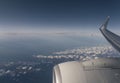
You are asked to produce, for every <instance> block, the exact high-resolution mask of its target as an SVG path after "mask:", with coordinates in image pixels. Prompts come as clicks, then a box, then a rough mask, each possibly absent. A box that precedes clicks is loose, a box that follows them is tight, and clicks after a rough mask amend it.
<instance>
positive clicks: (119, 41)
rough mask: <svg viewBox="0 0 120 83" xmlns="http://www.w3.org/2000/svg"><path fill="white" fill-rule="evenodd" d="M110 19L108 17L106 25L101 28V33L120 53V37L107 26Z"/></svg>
mask: <svg viewBox="0 0 120 83" xmlns="http://www.w3.org/2000/svg"><path fill="white" fill-rule="evenodd" d="M109 19H110V17H107V19H106V21H105V23H104V24H103V25H102V26H101V27H100V31H101V33H102V34H103V36H104V37H105V38H106V39H107V40H108V42H109V43H110V44H111V45H112V46H113V47H114V48H115V49H116V50H118V51H119V52H120V36H118V35H116V34H114V33H113V32H111V31H109V30H108V29H107V25H108V22H109Z"/></svg>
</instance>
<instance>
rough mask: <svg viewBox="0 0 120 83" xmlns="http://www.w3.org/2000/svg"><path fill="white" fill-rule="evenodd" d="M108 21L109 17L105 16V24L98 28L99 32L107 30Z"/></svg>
mask: <svg viewBox="0 0 120 83" xmlns="http://www.w3.org/2000/svg"><path fill="white" fill-rule="evenodd" d="M109 20H110V16H107V18H106V20H105V22H104V23H103V24H102V26H101V27H100V30H104V29H106V28H107V25H108V22H109Z"/></svg>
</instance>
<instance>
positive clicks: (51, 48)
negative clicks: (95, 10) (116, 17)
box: [0, 34, 114, 83]
mask: <svg viewBox="0 0 120 83" xmlns="http://www.w3.org/2000/svg"><path fill="white" fill-rule="evenodd" d="M106 45H109V44H108V42H107V41H106V40H105V39H104V38H103V37H98V36H76V35H75V36H74V35H63V34H59V35H39V34H37V35H5V36H1V37H0V83H52V69H53V67H54V66H55V65H56V64H58V63H61V62H65V61H71V60H76V59H74V57H73V58H70V59H69V58H67V59H62V58H61V59H57V58H54V57H53V58H49V57H51V56H57V55H58V54H60V55H58V56H61V55H64V53H66V51H65V50H68V51H67V52H68V55H69V54H71V52H75V54H76V55H77V52H78V54H79V49H82V48H90V47H99V46H106ZM77 48H79V49H77ZM103 48H104V47H103ZM71 49H73V50H71ZM74 49H76V50H74ZM96 49H97V50H101V48H100V49H99V48H96ZM96 49H95V50H96ZM105 50H106V49H105ZM110 50H111V49H110ZM88 51H92V53H93V54H94V49H93V48H92V50H91V49H90V50H88ZM108 52H110V51H109V50H108ZM83 53H84V52H83ZM113 53H114V52H113ZM75 54H73V55H75ZM84 54H85V53H84ZM87 55H88V56H89V54H88V53H87ZM41 56H42V57H41ZM44 56H49V57H44ZM40 57H41V58H40ZM68 57H69V56H68Z"/></svg>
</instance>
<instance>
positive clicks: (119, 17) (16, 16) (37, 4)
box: [0, 0, 120, 32]
mask: <svg viewBox="0 0 120 83" xmlns="http://www.w3.org/2000/svg"><path fill="white" fill-rule="evenodd" d="M119 8H120V1H119V0H0V30H1V31H8V32H9V31H20V30H22V31H23V30H25V31H29V30H30V31H40V30H43V31H49V30H50V31H51V30H66V31H67V30H98V28H99V27H100V25H101V23H103V22H104V20H105V18H106V17H107V16H110V17H111V21H110V24H109V27H110V29H115V30H116V29H119V26H120V23H119V22H120V10H119Z"/></svg>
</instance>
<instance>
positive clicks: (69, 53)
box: [34, 46, 120, 60]
mask: <svg viewBox="0 0 120 83" xmlns="http://www.w3.org/2000/svg"><path fill="white" fill-rule="evenodd" d="M34 57H35V58H38V59H66V60H67V59H70V60H71V59H72V60H89V59H96V58H100V57H107V58H109V57H120V54H119V53H118V52H117V51H116V50H115V49H114V48H112V47H111V46H98V47H89V48H82V49H81V48H76V49H71V50H65V51H59V52H54V53H53V55H49V56H44V55H34Z"/></svg>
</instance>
